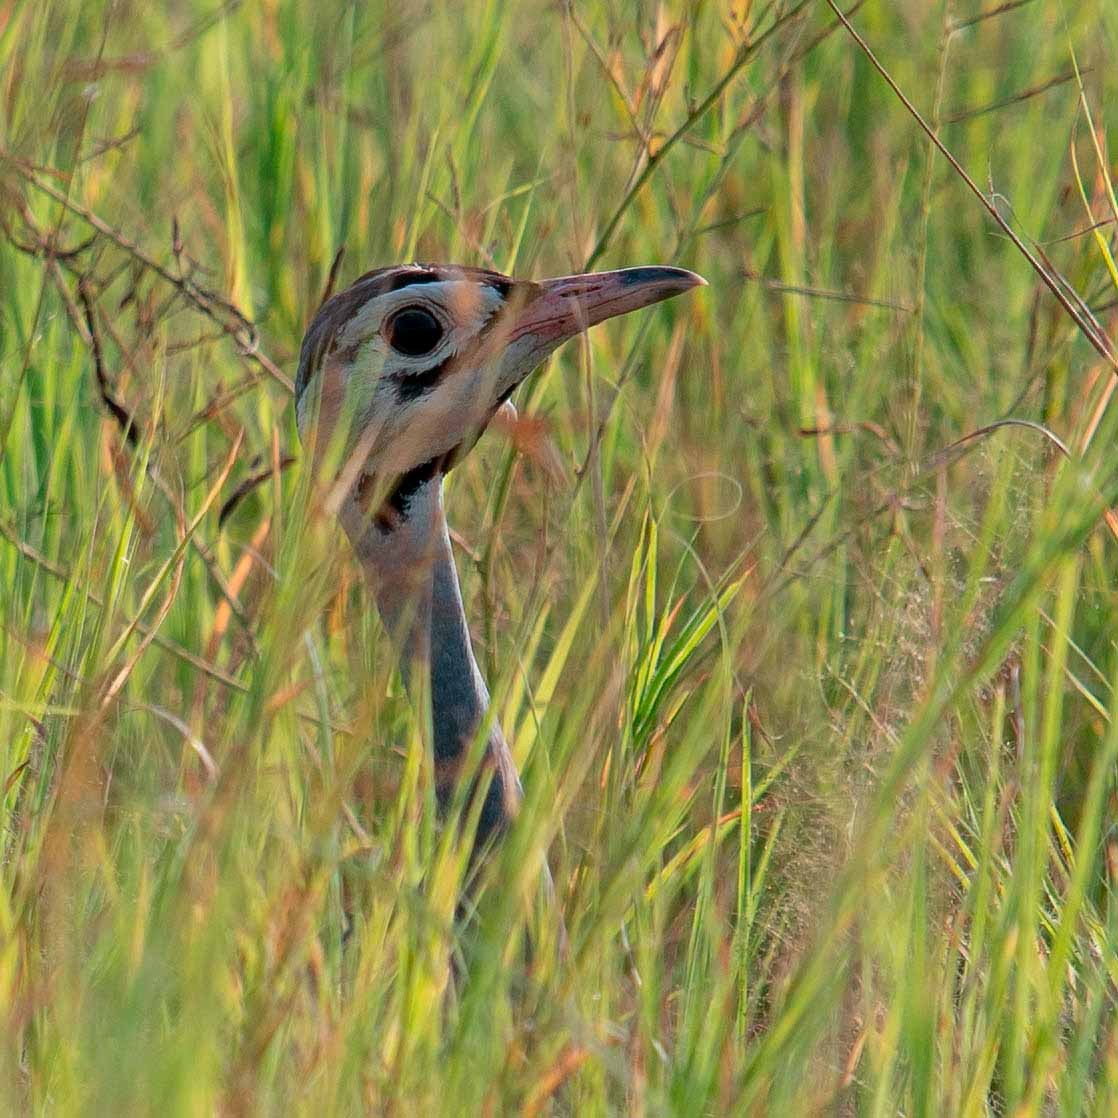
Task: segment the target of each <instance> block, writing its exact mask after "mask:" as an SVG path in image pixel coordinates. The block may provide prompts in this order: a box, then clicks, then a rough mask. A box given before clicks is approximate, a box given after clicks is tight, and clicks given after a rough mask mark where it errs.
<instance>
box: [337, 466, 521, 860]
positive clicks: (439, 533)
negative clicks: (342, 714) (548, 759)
mask: <svg viewBox="0 0 1118 1118" xmlns="http://www.w3.org/2000/svg"><path fill="white" fill-rule="evenodd" d="M349 511H350V514H351V515H349V516H343V523H344V524H345V527H346V531H347V533H348V534H349V536H350V539H351V540H353V542H354V545H355V547H356V550H357V553H358V556H359V558H360V560H361V563H362V566H363V568H364V570H365V573H366V577H367V578H368V581H369V584H370V586H371V588H372V591H373V594H374V595H375V597H376V602H377V608H378V610H379V611H380V615H381V618H382V620H383V621H384V624H385V628H386V629H387V630H388V632H389V635H390V636H391V637H392V640H393V642H394V643H395V645H396V648H397V651H398V653H399V656H400V666H401V671H402V674H403V677H404V682H405V684H406V685H407V687H408V689H409V691H410V692H411V693H412V695H413V696H415V695H416V693H417V692H421V691H422V690H424V689H426V691H427V694H428V695H429V696H430V701H431V727H432V745H433V752H434V757H435V781H436V790H437V793H438V797H439V801H440V803H442V804H445V803H446V801H447V800H448V799H449V798H450V796H451V795H452V793H453V790H454V787H455V785H456V783H457V778H458V770H459V769H460V767H461V765H462V762H463V759H464V756H465V754H466V752H467V751H468V750H469V748H470V746H471V745H472V744H473V742H474V740H475V737H476V735H477V733H478V730H479V728H480V727H481V726H482V724H483V722H484V721H485V720H486V717H487V714H488V710H489V691H488V688H487V687H486V686H485V681H484V679H482V675H481V671H480V670H479V668H478V665H477V660H476V658H475V657H474V651H473V646H472V645H471V643H470V631H469V627H468V625H467V624H466V612H465V609H464V608H463V606H462V593H461V590H460V589H459V585H458V572H457V570H456V569H455V566H454V556H453V554H452V552H451V545H450V533H449V530H448V528H447V522H446V515H445V513H444V510H443V486H442V478H441V477H440V476H437V475H436V476H435V477H433V478H431V479H430V480H428V481H426V482H424V483H423V484H421V485H420V486H419V487H418V488H417V489H416V490H415V491H414V492H413V493H412V494H411V496H410V498H409V500H408V503H407V510H406V516H404V517H401V518H400V519H399V520H398V521H397V522H396V523H394V524H393V525H392V526H391V528H388V529H387V530H386V529H385V528H384V527H382V526H380V525H378V524H377V523H375V522H370V521H369V520H368V518H367V517H366V516H365V515H364V514H361V513H360V511H359V510H358V509H357V508H356V506H354V507H353V508H352V509H351V510H349ZM485 756H486V762H487V764H488V765H489V766H490V767H491V768H492V769H493V779H492V781H491V782H490V785H489V789H488V791H487V793H486V798H485V803H484V804H483V806H482V811H481V817H480V821H479V824H478V836H479V838H482V837H484V836H485V835H486V834H488V833H489V832H491V831H493V830H494V829H496V828H499V827H500V826H502V825H504V824H505V823H506V822H507V820H508V817H509V815H510V813H511V812H512V811H513V810H515V804H516V801H517V799H518V796H519V781H518V779H517V776H516V769H515V767H514V765H513V761H512V756H511V754H510V752H509V748H508V745H507V744H506V742H505V738H504V735H503V734H502V732H501V727H500V726H499V725H498V724H497V722H496V720H490V723H489V726H488V729H487V733H486V743H485Z"/></svg>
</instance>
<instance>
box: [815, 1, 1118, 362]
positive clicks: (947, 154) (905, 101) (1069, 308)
mask: <svg viewBox="0 0 1118 1118" xmlns="http://www.w3.org/2000/svg"><path fill="white" fill-rule="evenodd" d="M827 5H828V7H829V8H830V9H831V11H833V12H834V13H835V15H836V16H837V17H838V19H839V21H840V22H841V23H842V25H843V27H845V28H846V30H847V32H848V33H849V34H850V37H851V38H852V39H853V40H854V42H855V43H857V45H858V48H859V49H860V50H861V51H862V53H863V54H864V55H865V56H866V58H867V59H869V62H870V64H871V65H872V66H873V68H874V69H875V70H876V71H877V72H878V74H879V75H880V76H881V78H882V79H883V80H884V82H885V84H886V85H888V86H889V88H890V89H891V90H892V91H893V93H894V95H895V96H896V97H897V99H898V100H899V101H900V102H901V104H902V105H904V107H905V109H906V110H907V111H908V113H909V115H910V116H911V117H912V119H913V120H915V121H916V123H917V124H918V125H919V127H920V129H921V130H922V131H923V132H924V134H925V135H926V136H927V137H928V139H929V140H931V142H932V143H933V144H934V145H935V148H936V150H937V151H938V152H939V153H940V155H942V156H943V157H944V159H946V160H947V162H948V163H949V164H950V165H951V169H952V170H953V171H954V172H955V173H956V174H957V175H958V176H959V177H960V178H961V179H962V180H963V182H964V183H966V185H967V188H968V189H969V190H970V192H971V193H972V194H973V195H974V196H975V197H976V198H977V199H978V200H979V202H981V203H982V206H983V208H984V209H985V210H986V212H987V213H988V214H989V215H990V216H991V217H992V218H993V219H994V221H995V223H996V224H997V226H998V228H999V229H1000V230H1001V231H1002V232H1003V233H1004V234H1005V235H1006V236H1007V237H1008V238H1009V240H1010V241H1011V242H1012V243H1013V246H1014V247H1015V248H1016V249H1017V251H1018V252H1020V253H1021V255H1022V256H1023V257H1024V258H1025V259H1026V260H1027V261H1028V263H1029V266H1030V267H1031V268H1032V269H1033V271H1034V272H1036V274H1037V276H1038V277H1039V278H1040V280H1041V281H1042V282H1043V284H1044V285H1045V287H1047V288H1048V290H1049V291H1050V292H1051V293H1052V295H1053V296H1054V297H1055V299H1056V301H1057V302H1058V303H1059V304H1060V306H1061V307H1063V309H1064V311H1065V312H1066V313H1067V314H1068V316H1069V317H1070V318H1071V319H1072V321H1073V322H1074V323H1075V324H1076V326H1078V327H1079V329H1080V331H1081V332H1082V334H1083V336H1084V337H1085V338H1086V339H1087V341H1088V342H1090V343H1091V346H1092V348H1093V349H1094V350H1095V351H1096V352H1097V353H1098V354H1099V356H1100V357H1102V359H1103V360H1104V361H1105V362H1106V363H1107V365H1109V366H1110V369H1111V371H1112V372H1113V373H1114V374H1115V375H1116V376H1118V356H1116V355H1115V350H1114V344H1113V342H1111V340H1110V339H1109V338H1108V337H1107V336H1106V335H1105V334H1102V335H1099V334H1096V333H1095V330H1094V329H1093V327H1092V326H1091V324H1090V323H1089V322H1088V321H1087V320H1086V319H1084V317H1083V316H1082V315H1081V314H1080V313H1079V311H1078V309H1077V308H1076V307H1075V306H1074V304H1073V303H1072V301H1071V300H1070V299H1069V298H1068V297H1067V295H1066V294H1065V293H1064V292H1063V290H1062V289H1061V287H1060V284H1059V282H1058V281H1057V280H1056V279H1055V278H1054V277H1053V276H1052V275H1050V274H1049V272H1048V270H1047V269H1046V268H1045V267H1044V265H1043V264H1042V263H1041V262H1040V261H1039V260H1038V259H1037V257H1036V256H1035V255H1034V254H1033V252H1032V251H1031V250H1030V248H1029V246H1028V245H1026V244H1025V242H1024V241H1023V240H1022V239H1021V237H1020V236H1018V234H1017V233H1016V232H1015V231H1014V229H1013V227H1012V226H1011V225H1010V224H1009V222H1008V221H1006V219H1005V218H1004V217H1002V215H1001V212H1000V211H999V210H998V207H997V206H996V205H995V204H994V203H993V201H991V199H990V198H988V197H987V196H986V194H985V193H983V191H982V190H981V188H980V187H979V186H978V184H977V183H976V182H975V181H974V179H972V178H971V176H970V174H969V173H968V172H967V170H966V168H965V167H964V166H963V165H962V164H961V163H960V162H959V160H958V159H956V158H955V156H954V155H953V154H952V153H951V151H950V150H949V149H948V147H947V145H946V144H944V142H943V141H942V140H941V139H940V138H939V136H938V135H936V132H935V129H933V128H932V127H931V125H929V124H928V122H927V121H926V120H925V119H924V117H923V115H922V114H921V112H920V110H919V109H918V108H917V107H916V106H915V105H914V104H913V103H912V101H911V100H910V99H909V97H908V95H907V94H906V93H905V92H904V90H903V89H901V87H900V86H899V85H898V84H897V81H896V79H895V78H894V77H893V75H892V74H890V73H889V71H888V70H887V69H886V68H885V66H884V65H883V64H882V63H881V61H880V60H879V59H878V57H877V55H876V54H874V52H873V49H872V48H871V47H870V45H869V43H867V42H866V40H865V39H863V38H862V36H861V35H860V34H859V33H858V31H857V30H856V29H855V27H854V25H853V24H852V23H851V22H850V21H849V20H848V19H847V18H846V16H845V15H844V14H843V12H842V10H841V9H840V8H839V6H838V4H836V3H835V0H827Z"/></svg>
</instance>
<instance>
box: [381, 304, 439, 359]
mask: <svg viewBox="0 0 1118 1118" xmlns="http://www.w3.org/2000/svg"><path fill="white" fill-rule="evenodd" d="M384 336H385V337H386V338H387V339H388V344H389V345H390V346H391V347H392V348H393V349H394V350H395V351H396V352H397V353H402V354H404V356H405V357H422V356H423V354H425V353H430V352H431V350H433V349H434V348H435V346H437V345H438V344H439V340H440V339H441V338H442V336H443V328H442V326H441V324H440V323H439V320H438V319H437V318H436V317H435V316H434V315H433V314H432V313H431V312H430V311H425V310H424V309H423V308H422V307H405V308H404V309H403V310H402V311H397V312H396V313H395V314H394V315H393V316H392V317H391V318H390V319H389V320H388V322H386V323H385V327H384Z"/></svg>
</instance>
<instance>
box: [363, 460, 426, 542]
mask: <svg viewBox="0 0 1118 1118" xmlns="http://www.w3.org/2000/svg"><path fill="white" fill-rule="evenodd" d="M442 459H443V456H442V455H441V454H440V455H438V456H437V457H435V458H428V459H427V461H426V462H420V464H419V465H418V466H413V467H412V468H411V469H410V470H408V472H407V473H406V474H401V475H400V476H399V477H398V478H397V479H396V484H395V485H394V486H393V487H392V491H391V492H390V493H389V494H388V497H387V499H386V500H385V502H384V504H383V505H382V506H381V508H380V511H379V512H378V513H377V514H376V516H375V517H374V520H375V522H376V526H377V527H378V528H379V529H380V530H381V532H383V533H385V534H388V533H389V532H391V531H392V530H393V529H394V528H395V527H396V526H397V524H399V523H400V521H401V520H407V518H408V507H409V506H410V505H411V501H412V498H413V497H414V496H415V495H416V493H417V492H418V491H419V489H420V487H421V486H423V485H426V484H427V482H429V481H430V480H431V479H432V478H433V477H434V476H435V475H436V474H437V473H438V472H439V470H440V469H441V468H442Z"/></svg>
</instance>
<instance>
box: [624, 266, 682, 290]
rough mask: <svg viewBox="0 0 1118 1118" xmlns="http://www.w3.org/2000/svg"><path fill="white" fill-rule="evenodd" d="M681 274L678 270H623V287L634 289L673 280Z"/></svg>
mask: <svg viewBox="0 0 1118 1118" xmlns="http://www.w3.org/2000/svg"><path fill="white" fill-rule="evenodd" d="M679 274H680V271H679V269H678V268H623V269H622V270H621V286H622V287H633V286H635V285H636V284H641V283H655V282H656V281H657V280H672V279H675V278H676V277H677V276H679Z"/></svg>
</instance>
